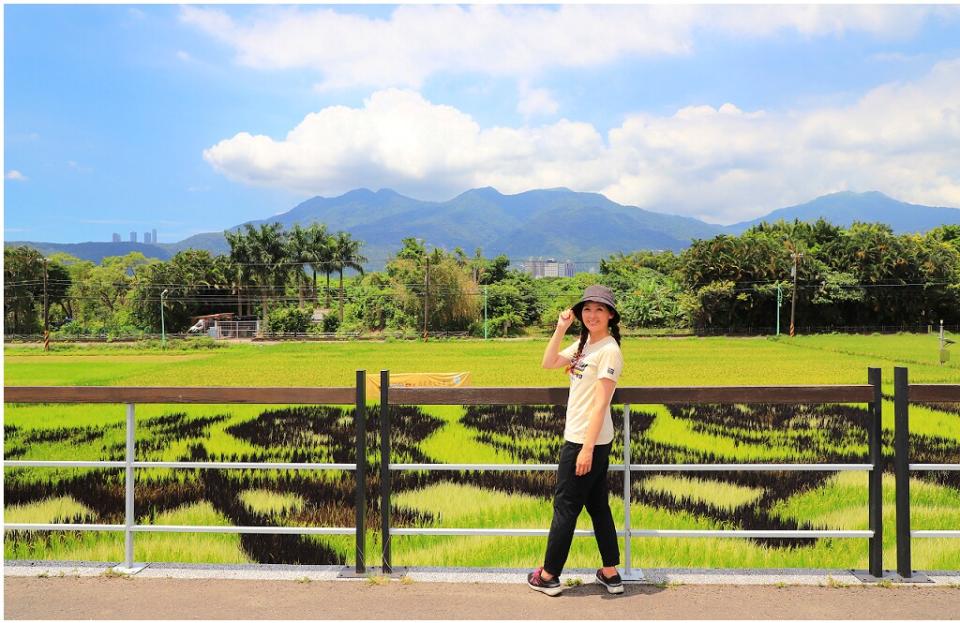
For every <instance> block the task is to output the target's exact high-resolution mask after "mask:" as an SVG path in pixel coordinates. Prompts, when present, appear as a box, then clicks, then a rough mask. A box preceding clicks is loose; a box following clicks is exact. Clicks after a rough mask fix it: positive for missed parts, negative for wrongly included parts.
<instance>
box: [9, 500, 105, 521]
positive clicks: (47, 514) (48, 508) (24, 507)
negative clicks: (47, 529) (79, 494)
mask: <svg viewBox="0 0 960 623" xmlns="http://www.w3.org/2000/svg"><path fill="white" fill-rule="evenodd" d="M92 514H93V512H92V511H91V510H90V509H89V508H87V507H86V506H84V505H83V504H81V503H80V502H78V501H76V500H75V499H73V498H72V497H70V496H69V495H63V496H59V497H55V498H47V499H46V500H41V501H39V502H32V503H29V504H13V505H11V506H5V507H4V509H3V521H4V522H5V523H74V521H73V520H74V518H78V517H79V518H82V517H85V516H91V515H92ZM77 523H83V522H82V521H81V522H77Z"/></svg>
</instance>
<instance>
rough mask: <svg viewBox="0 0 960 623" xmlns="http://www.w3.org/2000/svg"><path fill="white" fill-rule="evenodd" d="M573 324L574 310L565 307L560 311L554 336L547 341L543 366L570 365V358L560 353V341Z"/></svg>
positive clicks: (548, 367)
mask: <svg viewBox="0 0 960 623" xmlns="http://www.w3.org/2000/svg"><path fill="white" fill-rule="evenodd" d="M571 324H573V311H571V310H569V309H565V310H563V311H562V312H560V317H559V318H557V328H556V329H554V331H553V336H551V338H550V342H549V343H547V350H546V352H544V353H543V362H542V363H541V364H540V365H541V366H542V367H544V368H547V369H551V368H563V367H564V366H568V365H570V360H569V359H567V358H566V357H564V356H563V355H561V354H560V342H562V341H563V336H564V335H566V333H567V329H569V328H570V325H571Z"/></svg>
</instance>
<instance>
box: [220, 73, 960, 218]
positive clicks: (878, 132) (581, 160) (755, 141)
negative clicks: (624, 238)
mask: <svg viewBox="0 0 960 623" xmlns="http://www.w3.org/2000/svg"><path fill="white" fill-rule="evenodd" d="M958 144H960V59H957V60H953V61H948V62H942V63H940V64H938V65H936V66H935V67H934V68H933V69H932V70H931V71H930V72H929V73H928V74H927V75H926V76H923V77H921V78H919V79H918V80H916V81H914V82H909V83H892V84H887V85H883V86H880V87H878V88H875V89H873V90H871V91H869V92H867V93H866V94H864V95H863V96H862V97H861V98H860V99H859V100H858V101H856V102H855V103H853V104H851V105H849V106H844V107H837V106H834V107H828V106H822V107H819V108H814V109H810V110H795V111H786V112H770V111H762V110H758V111H743V110H740V109H739V108H738V107H737V106H735V105H734V104H732V103H728V104H724V105H723V106H720V107H719V108H713V107H711V106H703V105H701V106H688V107H685V108H682V109H680V110H677V111H676V112H675V113H673V114H671V115H653V114H634V115H631V116H629V117H628V118H627V119H625V120H624V122H623V123H622V124H621V125H620V126H619V127H616V128H614V129H612V130H610V131H609V133H608V134H607V136H605V137H604V136H602V135H601V134H600V133H599V132H598V131H597V130H596V129H595V128H594V127H593V126H592V125H591V124H589V123H582V122H577V121H572V120H568V119H560V120H559V121H556V122H554V123H550V124H545V125H540V126H537V127H521V128H510V127H501V126H497V127H490V128H481V127H480V125H479V124H478V123H477V121H475V120H474V119H473V118H472V117H471V116H470V115H468V114H466V113H464V112H462V111H460V110H457V109H456V108H453V107H450V106H443V105H437V104H434V103H431V102H429V101H427V100H426V99H424V98H423V97H422V96H421V95H420V94H419V93H417V92H414V91H410V90H399V89H387V90H383V91H378V92H376V93H374V94H373V95H372V96H371V97H370V98H369V99H367V100H366V101H365V103H364V105H363V107H361V108H349V107H346V106H331V107H329V108H324V109H322V110H320V111H319V112H315V113H311V114H309V115H307V117H306V118H305V119H303V121H301V122H300V124H298V125H297V126H296V127H295V128H293V129H292V130H291V131H290V132H289V133H288V134H287V136H286V137H284V138H283V139H273V138H271V137H268V136H262V135H258V136H253V135H251V134H248V133H245V132H241V133H239V134H237V135H235V136H234V137H232V138H228V139H224V140H222V141H220V142H219V143H217V144H216V145H214V146H212V147H210V148H209V149H207V150H205V151H204V158H205V159H206V160H207V161H208V162H209V163H210V164H211V165H213V166H214V167H215V168H216V169H217V170H218V171H220V172H221V173H223V174H225V175H227V176H228V177H230V178H231V179H234V180H238V181H241V182H244V183H248V184H254V185H265V186H275V187H281V188H285V189H288V190H293V191H297V192H300V193H305V194H325V195H332V194H337V193H340V192H344V191H346V190H349V189H352V188H356V187H359V186H366V187H390V188H394V189H396V190H398V191H400V192H405V193H408V194H411V195H413V196H416V197H422V198H429V199H445V198H449V197H450V196H452V195H453V194H456V193H458V192H461V191H463V190H464V189H466V188H471V187H479V186H486V185H491V186H494V187H496V188H498V189H499V190H501V191H503V192H507V193H513V192H521V191H523V190H527V189H530V188H545V187H555V186H567V187H570V188H574V189H577V190H583V191H597V192H602V193H604V194H606V195H607V196H609V197H610V198H611V199H614V200H616V201H619V202H621V203H626V204H631V205H638V206H641V207H646V208H651V209H656V210H660V211H664V212H671V213H677V214H686V215H690V216H696V217H698V218H705V219H707V220H710V221H714V222H734V221H738V220H744V219H748V218H753V217H755V216H758V215H760V214H763V213H765V212H767V211H769V210H770V209H773V208H777V207H782V206H784V205H789V204H792V203H798V202H802V201H806V200H809V199H811V198H813V197H815V196H817V195H820V194H823V193H826V192H833V191H836V190H844V189H850V190H859V191H862V190H880V191H883V192H886V193H887V194H890V195H892V196H895V197H898V198H901V199H904V200H908V201H915V202H919V203H927V204H932V205H948V206H960V151H958V150H957V148H956V146H957V145H958Z"/></svg>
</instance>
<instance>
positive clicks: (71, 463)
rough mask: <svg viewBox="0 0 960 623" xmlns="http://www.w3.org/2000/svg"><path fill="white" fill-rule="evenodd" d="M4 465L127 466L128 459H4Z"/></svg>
mask: <svg viewBox="0 0 960 623" xmlns="http://www.w3.org/2000/svg"><path fill="white" fill-rule="evenodd" d="M3 466H4V467H126V466H127V463H126V461H15V460H10V461H4V462H3Z"/></svg>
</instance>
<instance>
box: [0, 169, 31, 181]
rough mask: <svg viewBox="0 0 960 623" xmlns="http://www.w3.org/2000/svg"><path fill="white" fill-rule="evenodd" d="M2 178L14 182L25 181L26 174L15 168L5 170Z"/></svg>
mask: <svg viewBox="0 0 960 623" xmlns="http://www.w3.org/2000/svg"><path fill="white" fill-rule="evenodd" d="M4 178H6V179H8V180H12V181H14V182H26V181H27V176H26V175H24V174H23V173H21V172H20V171H17V170H16V169H10V170H9V171H7V174H6V175H5V176H4Z"/></svg>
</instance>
